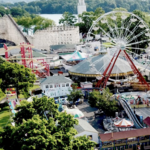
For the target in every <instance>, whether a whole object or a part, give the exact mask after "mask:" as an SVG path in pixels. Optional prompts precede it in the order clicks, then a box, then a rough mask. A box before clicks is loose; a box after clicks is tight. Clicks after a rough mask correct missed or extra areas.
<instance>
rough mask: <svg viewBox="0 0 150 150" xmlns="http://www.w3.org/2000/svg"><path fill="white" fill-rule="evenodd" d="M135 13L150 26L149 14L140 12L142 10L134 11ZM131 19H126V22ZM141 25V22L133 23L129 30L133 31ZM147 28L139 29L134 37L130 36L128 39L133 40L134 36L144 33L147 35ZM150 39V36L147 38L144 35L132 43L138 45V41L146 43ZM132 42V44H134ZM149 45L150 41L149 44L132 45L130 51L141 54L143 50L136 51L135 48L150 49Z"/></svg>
mask: <svg viewBox="0 0 150 150" xmlns="http://www.w3.org/2000/svg"><path fill="white" fill-rule="evenodd" d="M133 13H134V14H135V15H137V16H139V17H140V18H141V19H142V20H144V21H145V22H146V23H147V24H148V25H150V17H149V15H148V14H146V13H144V12H142V11H140V10H135V11H133ZM129 18H130V16H129V17H128V18H127V19H126V20H128V19H129ZM138 23H139V20H137V21H135V22H133V23H132V25H131V26H129V30H130V31H133V29H134V28H135V27H136V25H137V24H138ZM146 30H147V28H138V29H137V30H136V31H135V32H134V34H133V35H132V36H128V39H129V40H130V39H132V38H133V36H134V35H138V34H139V33H142V32H145V33H147V31H146ZM128 35H130V34H129V33H128ZM149 39H150V37H148V36H146V35H145V34H142V35H141V36H138V37H137V38H135V39H134V40H132V42H133V43H136V42H137V41H144V40H149ZM132 42H131V43H132ZM148 43H149V41H147V42H142V43H139V44H134V45H131V46H130V47H131V48H130V49H131V50H132V51H133V52H136V53H139V54H140V53H141V52H142V51H141V50H138V51H137V50H136V49H135V48H136V47H139V48H141V49H142V48H143V49H145V48H147V47H148Z"/></svg>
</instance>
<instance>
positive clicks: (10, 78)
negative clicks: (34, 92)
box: [0, 58, 36, 96]
mask: <svg viewBox="0 0 150 150" xmlns="http://www.w3.org/2000/svg"><path fill="white" fill-rule="evenodd" d="M0 59H1V58H0ZM0 79H1V80H2V82H1V84H0V88H1V89H2V91H3V92H5V90H6V88H11V87H15V88H16V90H17V96H18V95H19V94H20V93H23V94H24V95H25V96H26V95H27V93H28V91H29V87H33V83H34V82H35V80H36V77H35V75H34V74H33V73H32V72H31V69H29V68H25V67H24V66H23V65H19V64H17V63H10V62H7V61H5V62H3V63H0Z"/></svg>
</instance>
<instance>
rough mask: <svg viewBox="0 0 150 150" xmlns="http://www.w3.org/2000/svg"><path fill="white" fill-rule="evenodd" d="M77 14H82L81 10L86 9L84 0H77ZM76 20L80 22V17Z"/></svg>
mask: <svg viewBox="0 0 150 150" xmlns="http://www.w3.org/2000/svg"><path fill="white" fill-rule="evenodd" d="M77 9H78V10H77V11H78V15H80V14H82V13H83V12H85V11H86V4H85V2H84V0H79V3H78V8H77ZM78 22H82V20H81V18H78Z"/></svg>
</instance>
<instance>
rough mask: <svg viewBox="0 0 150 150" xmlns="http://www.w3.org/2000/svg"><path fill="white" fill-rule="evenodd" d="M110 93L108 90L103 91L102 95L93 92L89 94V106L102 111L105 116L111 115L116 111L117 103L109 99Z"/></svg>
mask: <svg viewBox="0 0 150 150" xmlns="http://www.w3.org/2000/svg"><path fill="white" fill-rule="evenodd" d="M112 95H113V94H112V93H111V92H110V90H109V88H106V89H104V90H103V92H102V94H101V93H100V92H99V91H93V92H91V93H90V94H89V101H88V102H89V104H90V106H91V107H97V108H98V109H99V110H103V111H104V112H105V114H107V115H113V114H114V113H115V112H116V111H117V110H118V108H117V102H116V101H115V100H114V99H111V97H112Z"/></svg>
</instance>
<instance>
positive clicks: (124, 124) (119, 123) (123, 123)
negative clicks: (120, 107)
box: [114, 119, 134, 127]
mask: <svg viewBox="0 0 150 150" xmlns="http://www.w3.org/2000/svg"><path fill="white" fill-rule="evenodd" d="M114 125H115V126H116V127H131V126H133V125H134V124H133V123H132V122H131V121H128V120H126V119H122V120H120V121H117V122H114Z"/></svg>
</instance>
